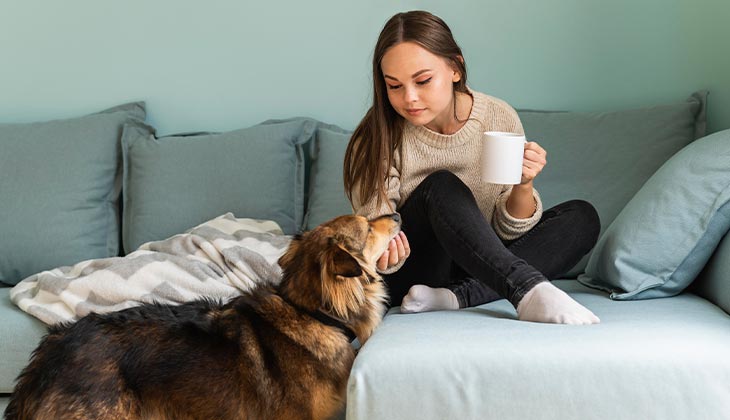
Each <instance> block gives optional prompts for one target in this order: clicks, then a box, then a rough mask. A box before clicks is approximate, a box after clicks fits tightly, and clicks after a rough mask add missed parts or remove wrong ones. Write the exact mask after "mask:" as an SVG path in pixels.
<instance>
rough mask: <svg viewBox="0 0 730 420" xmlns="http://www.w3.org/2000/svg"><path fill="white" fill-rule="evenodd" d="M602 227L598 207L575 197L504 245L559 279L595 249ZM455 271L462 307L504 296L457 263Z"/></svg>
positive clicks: (547, 213)
mask: <svg viewBox="0 0 730 420" xmlns="http://www.w3.org/2000/svg"><path fill="white" fill-rule="evenodd" d="M600 230H601V224H600V220H599V218H598V213H597V212H596V209H595V208H593V206H592V205H591V204H590V203H588V202H586V201H582V200H572V201H568V202H565V203H562V204H558V205H557V206H555V207H552V208H551V209H549V210H546V211H545V212H544V213H543V216H542V218H541V219H540V221H539V222H538V224H537V225H535V227H533V228H532V229H531V230H530V231H529V232H527V233H526V234H524V235H523V236H521V237H520V238H518V239H516V240H514V241H509V242H504V244H505V246H506V247H507V249H509V250H510V252H512V253H513V254H515V255H516V256H517V257H519V258H522V259H524V260H525V261H527V262H528V263H529V264H530V265H531V266H533V267H535V268H536V269H537V270H538V271H540V272H541V273H543V274H544V275H545V277H547V278H548V279H556V278H560V277H562V276H563V275H565V273H567V272H568V271H569V270H570V269H571V268H572V267H573V266H575V264H577V263H578V261H580V259H581V258H582V257H583V256H584V255H586V254H587V253H588V252H589V251H590V250H591V249H592V248H593V246H594V245H595V244H596V241H597V240H598V234H599V232H600ZM453 270H454V275H452V278H453V279H454V280H455V281H454V283H453V284H452V285H451V286H449V287H448V288H449V289H450V290H451V291H452V292H453V293H454V295H455V296H456V297H457V300H458V302H459V307H461V308H464V307H469V306H476V305H481V304H484V303H488V302H491V301H493V300H497V299H500V298H501V297H500V296H499V295H498V294H497V293H496V292H494V290H492V289H490V288H489V287H488V286H486V285H485V284H484V283H482V282H479V281H477V280H475V279H473V278H470V277H468V275H467V274H466V273H465V272H464V271H463V270H462V269H461V268H460V267H458V266H455V267H454V268H453Z"/></svg>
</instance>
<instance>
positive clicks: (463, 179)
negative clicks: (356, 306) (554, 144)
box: [344, 11, 600, 324]
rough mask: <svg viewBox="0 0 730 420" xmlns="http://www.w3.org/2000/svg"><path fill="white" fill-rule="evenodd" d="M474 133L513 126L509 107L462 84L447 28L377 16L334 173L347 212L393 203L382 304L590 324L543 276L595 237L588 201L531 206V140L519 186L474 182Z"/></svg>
mask: <svg viewBox="0 0 730 420" xmlns="http://www.w3.org/2000/svg"><path fill="white" fill-rule="evenodd" d="M485 131H504V132H514V133H520V134H523V128H522V124H521V122H520V120H519V117H518V116H517V113H516V112H515V110H514V109H513V108H512V107H511V106H509V105H508V104H507V103H506V102H504V101H502V100H500V99H497V98H494V97H491V96H488V95H485V94H483V93H479V92H476V91H473V90H471V89H470V88H469V87H468V86H467V84H466V64H465V62H464V57H463V55H462V53H461V49H460V48H459V46H458V45H457V44H456V41H455V40H454V38H453V36H452V34H451V30H450V29H449V27H448V26H447V25H446V24H445V23H444V22H443V21H442V20H441V19H440V18H438V17H436V16H434V15H432V14H430V13H428V12H423V11H412V12H407V13H398V14H396V15H395V16H393V17H392V18H391V19H390V20H388V22H387V23H386V24H385V27H384V28H383V30H382V32H381V33H380V37H379V38H378V42H377V44H376V46H375V52H374V55H373V106H372V107H371V108H370V109H369V110H368V112H367V114H366V115H365V117H364V118H363V120H362V121H361V122H360V124H359V125H358V127H357V129H356V130H355V132H354V133H353V136H352V139H351V140H350V143H349V144H348V147H347V151H346V154H345V162H344V179H345V190H346V191H347V194H348V198H349V199H350V201H351V203H352V205H353V208H354V210H355V212H356V213H357V214H361V215H364V216H367V217H375V216H378V215H381V214H385V213H390V212H392V211H393V210H395V211H397V212H399V213H400V215H401V218H402V220H403V232H402V233H401V235H400V236H398V237H397V238H395V239H394V240H393V241H392V242H391V245H390V248H389V250H388V251H386V252H385V253H384V254H383V255H382V256H381V258H380V259H379V262H378V269H379V271H380V272H381V273H382V274H383V275H384V278H385V281H386V283H387V285H388V289H389V293H390V298H391V303H392V304H396V305H397V304H398V303H400V304H401V311H402V312H422V311H429V310H444V309H458V308H462V307H468V306H474V305H480V304H483V303H486V302H489V301H492V300H496V299H499V298H506V299H508V300H509V301H510V302H511V303H512V304H513V305H514V306H515V308H516V309H517V314H518V318H519V319H521V320H525V321H536V322H549V323H566V324H592V323H598V322H599V319H598V318H597V317H596V316H595V315H594V314H593V313H592V312H590V311H589V310H588V309H586V308H585V307H583V306H581V305H580V304H579V303H578V302H576V301H575V300H573V299H572V298H571V297H570V296H568V295H567V294H566V293H564V292H563V291H561V290H560V289H558V288H557V287H555V286H554V285H552V283H550V281H548V278H555V277H558V276H560V275H561V274H564V273H565V272H567V271H568V270H569V269H570V268H571V267H572V266H573V265H575V264H576V263H577V262H578V261H579V260H580V258H581V257H582V256H583V255H585V254H586V253H587V252H588V251H589V250H590V249H591V248H592V247H593V246H594V245H595V242H596V240H597V236H598V232H599V227H600V224H599V220H598V215H597V213H596V211H595V209H594V208H593V207H592V206H591V205H590V204H588V203H586V202H584V201H578V200H575V201H569V202H567V203H563V204H560V205H558V206H556V207H554V208H551V209H549V210H546V211H544V212H543V209H542V203H541V201H540V196H539V195H538V193H537V191H535V189H534V188H533V181H534V179H535V177H536V176H537V175H538V174H539V173H540V171H541V170H542V169H543V167H544V166H545V164H546V152H545V150H544V149H543V148H542V147H540V145H538V144H537V143H536V142H532V141H531V142H528V143H527V145H526V146H525V154H524V164H523V168H522V180H521V183H520V184H519V185H514V186H511V185H497V184H489V183H485V182H481V181H480V179H479V164H478V163H479V155H480V147H481V142H482V135H483V132H485ZM406 234H407V235H408V237H406Z"/></svg>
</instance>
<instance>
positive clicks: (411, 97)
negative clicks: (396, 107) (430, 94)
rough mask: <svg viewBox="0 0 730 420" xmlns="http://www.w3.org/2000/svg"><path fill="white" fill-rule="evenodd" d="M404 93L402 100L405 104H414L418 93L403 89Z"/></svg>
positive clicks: (412, 89)
mask: <svg viewBox="0 0 730 420" xmlns="http://www.w3.org/2000/svg"><path fill="white" fill-rule="evenodd" d="M403 92H404V96H405V97H404V99H405V101H406V102H408V103H410V102H416V101H417V100H418V93H417V92H416V89H414V88H406V89H403Z"/></svg>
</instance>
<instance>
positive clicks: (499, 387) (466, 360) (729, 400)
mask: <svg viewBox="0 0 730 420" xmlns="http://www.w3.org/2000/svg"><path fill="white" fill-rule="evenodd" d="M555 284H556V285H557V286H558V287H560V288H562V289H563V290H565V291H566V292H568V293H569V294H570V295H571V296H573V297H574V298H575V299H576V300H577V301H579V302H580V303H582V304H583V305H585V306H586V307H588V308H589V309H591V310H592V311H593V312H594V313H595V314H596V315H598V317H599V318H601V323H600V324H598V325H591V326H566V325H552V324H539V323H529V322H520V321H517V320H516V313H515V311H514V309H513V307H512V306H511V305H510V304H509V303H508V302H507V301H506V300H500V301H496V302H492V303H490V304H487V305H482V306H479V307H476V308H469V309H463V310H460V311H450V312H430V313H423V314H409V315H404V314H400V313H399V310H398V308H392V309H391V310H390V311H389V313H388V315H387V316H386V317H385V319H384V321H383V324H382V325H381V326H380V327H379V329H378V330H376V332H375V334H374V335H373V337H371V339H370V340H369V341H368V342H367V343H366V344H365V345H364V346H363V348H362V349H361V350H360V353H359V355H358V356H357V358H356V360H355V364H354V366H353V370H352V373H351V375H350V381H349V385H348V406H347V418H348V419H368V420H376V419H392V418H418V419H422V420H427V419H445V418H465V419H467V418H494V419H502V420H509V419H537V418H539V419H556V420H557V419H560V420H569V419H606V420H609V419H610V420H614V419H647V418H661V419H688V418H706V419H714V418H725V416H726V415H727V413H730V387H728V385H727V384H728V383H730V358H728V357H727V350H728V349H729V348H730V316H729V315H728V314H726V313H725V312H723V311H722V310H721V309H720V308H718V307H717V306H715V305H713V304H711V303H710V302H708V301H707V300H705V299H702V298H700V297H698V296H696V295H693V294H690V293H684V294H681V295H678V296H676V297H672V298H665V299H654V300H645V301H612V300H610V299H609V298H608V296H607V294H606V293H603V292H600V291H596V290H593V289H589V288H586V287H585V286H582V285H580V284H579V283H577V282H575V281H569V280H559V281H556V282H555ZM527 395H529V396H530V397H529V398H526V397H525V396H527Z"/></svg>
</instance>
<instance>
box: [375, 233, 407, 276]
mask: <svg viewBox="0 0 730 420" xmlns="http://www.w3.org/2000/svg"><path fill="white" fill-rule="evenodd" d="M409 255H411V246H410V245H409V244H408V239H407V238H406V234H405V233H403V231H400V233H398V235H396V237H395V238H393V239H391V240H390V245H389V246H388V249H386V250H385V252H383V255H381V256H380V258H379V259H378V263H377V267H378V270H380V271H384V270H386V269H388V268H390V267H392V266H394V265H396V264H398V263H399V262H400V261H402V260H404V259H406V258H408V256H409Z"/></svg>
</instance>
